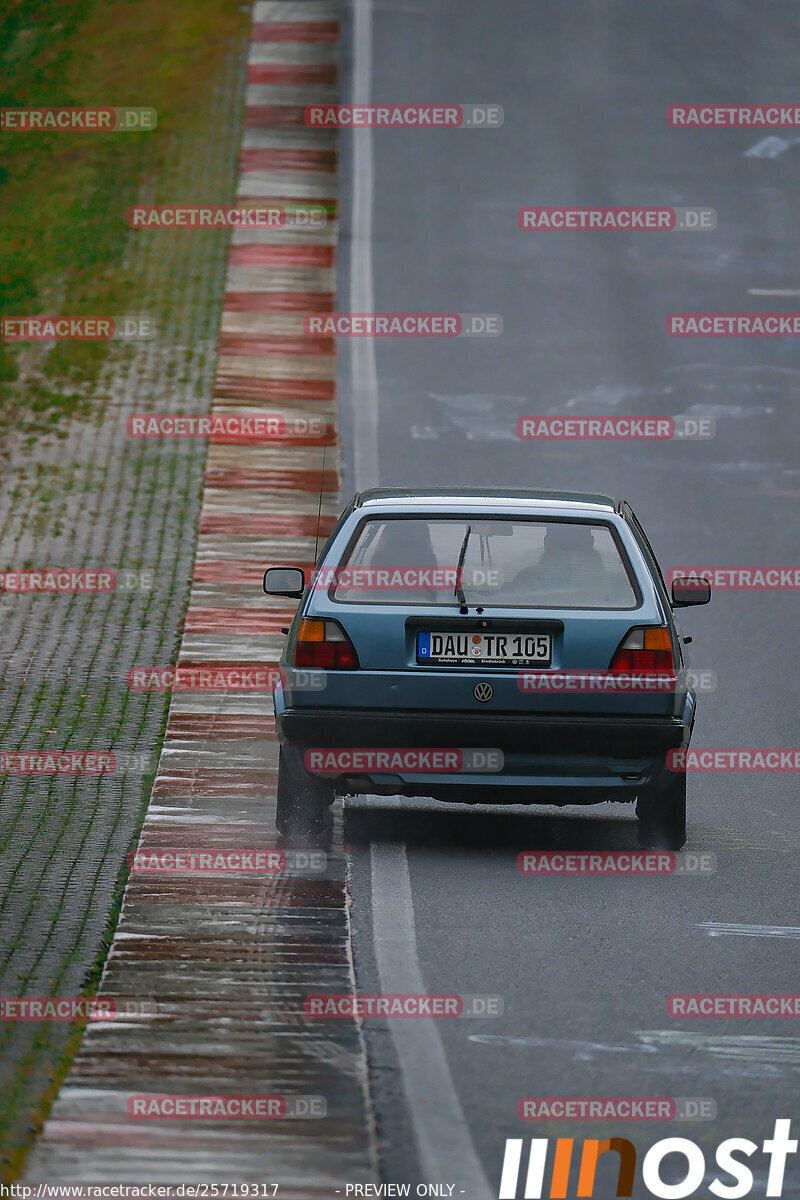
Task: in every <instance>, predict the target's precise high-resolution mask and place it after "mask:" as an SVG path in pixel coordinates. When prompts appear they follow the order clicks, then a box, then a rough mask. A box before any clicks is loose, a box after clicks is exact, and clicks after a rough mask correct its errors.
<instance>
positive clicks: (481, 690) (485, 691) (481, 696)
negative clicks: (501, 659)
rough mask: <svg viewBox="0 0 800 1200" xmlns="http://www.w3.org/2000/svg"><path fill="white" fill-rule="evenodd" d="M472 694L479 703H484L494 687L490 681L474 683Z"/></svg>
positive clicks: (492, 692)
mask: <svg viewBox="0 0 800 1200" xmlns="http://www.w3.org/2000/svg"><path fill="white" fill-rule="evenodd" d="M472 694H473V696H474V697H475V699H476V700H480V702H481V704H485V703H486V701H487V700H491V698H492V696H493V695H494V688H493V687H492V685H491V684H490V683H476V684H475V687H474V688H473V689H472Z"/></svg>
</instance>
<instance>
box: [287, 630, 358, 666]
mask: <svg viewBox="0 0 800 1200" xmlns="http://www.w3.org/2000/svg"><path fill="white" fill-rule="evenodd" d="M294 666H295V667H319V668H321V669H322V670H326V671H342V670H353V669H355V668H356V667H358V655H357V654H356V650H355V646H354V645H353V643H352V642H351V641H350V638H349V637H348V636H347V634H346V633H345V631H344V630H343V629H342V627H341V625H340V624H339V622H338V621H316V620H311V619H306V620H304V621H301V622H300V628H299V629H298V631H297V641H296V642H295V647H294Z"/></svg>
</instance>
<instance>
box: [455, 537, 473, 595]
mask: <svg viewBox="0 0 800 1200" xmlns="http://www.w3.org/2000/svg"><path fill="white" fill-rule="evenodd" d="M471 533H472V526H471V525H468V526H467V532H466V533H465V534H464V540H463V542H462V543H461V551H460V553H459V555H458V566H457V567H456V586H455V587H454V588H453V595H454V596H455V598H456V600H457V601H458V602H459V604H460V605H461V607H462V608H466V607H467V597H466V596H465V595H464V588H463V587H462V585H461V571H462V568H463V566H464V559H465V558H466V557H467V544H468V542H469V535H470V534H471Z"/></svg>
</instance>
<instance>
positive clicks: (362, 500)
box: [353, 488, 619, 516]
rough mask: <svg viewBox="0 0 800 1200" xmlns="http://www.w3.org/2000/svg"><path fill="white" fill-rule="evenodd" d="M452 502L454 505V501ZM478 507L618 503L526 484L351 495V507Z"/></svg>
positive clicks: (584, 508) (587, 507) (606, 507)
mask: <svg viewBox="0 0 800 1200" xmlns="http://www.w3.org/2000/svg"><path fill="white" fill-rule="evenodd" d="M454 502H455V505H454ZM454 506H455V507H456V508H468V507H473V506H475V507H479V508H482V509H484V510H486V511H489V510H491V511H499V512H502V511H507V512H516V513H519V512H525V511H526V510H528V511H540V512H541V511H549V512H552V513H555V512H562V513H565V514H566V512H567V511H573V512H575V513H576V514H581V515H583V516H587V515H590V513H591V512H592V511H595V512H597V511H598V510H600V511H602V512H604V513H609V512H612V513H613V512H618V511H619V505H618V503H617V502H616V501H615V500H613V499H612V498H611V497H610V496H604V495H602V494H601V493H600V492H556V491H543V490H532V489H529V488H369V489H367V490H366V491H364V492H357V493H356V495H355V496H354V497H353V508H366V509H369V508H375V509H376V510H380V511H384V512H386V511H394V512H398V511H402V512H421V511H423V510H425V509H428V510H432V511H440V510H444V509H447V508H452V507H454Z"/></svg>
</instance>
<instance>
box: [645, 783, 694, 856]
mask: <svg viewBox="0 0 800 1200" xmlns="http://www.w3.org/2000/svg"><path fill="white" fill-rule="evenodd" d="M636 816H637V817H638V818H639V845H640V846H643V847H645V848H646V849H648V850H680V848H681V846H683V845H684V843H685V842H686V773H685V772H684V771H669V770H667V769H666V767H665V768H664V769H663V770H662V772H661V775H660V776H659V778H658V780H657V781H656V782H655V783H653V784H651V785H650V787H649V788H647V789H646V790H645V791H644V792H642V794H641V795H640V796H639V798H638V800H637V801H636Z"/></svg>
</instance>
